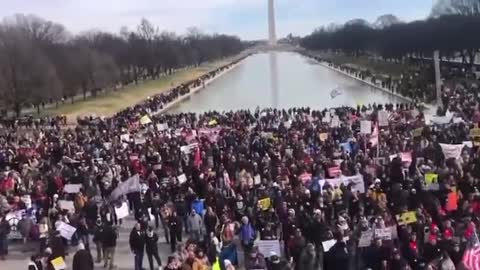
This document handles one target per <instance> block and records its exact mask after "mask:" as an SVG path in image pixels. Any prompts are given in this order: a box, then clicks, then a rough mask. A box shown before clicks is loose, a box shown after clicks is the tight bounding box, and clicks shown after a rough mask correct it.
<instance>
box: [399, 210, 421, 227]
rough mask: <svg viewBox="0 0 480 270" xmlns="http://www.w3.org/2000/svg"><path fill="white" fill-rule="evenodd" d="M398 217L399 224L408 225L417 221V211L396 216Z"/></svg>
mask: <svg viewBox="0 0 480 270" xmlns="http://www.w3.org/2000/svg"><path fill="white" fill-rule="evenodd" d="M395 217H396V218H397V223H398V225H407V224H410V223H415V222H417V214H416V213H415V211H410V212H405V213H403V214H399V215H396V216H395Z"/></svg>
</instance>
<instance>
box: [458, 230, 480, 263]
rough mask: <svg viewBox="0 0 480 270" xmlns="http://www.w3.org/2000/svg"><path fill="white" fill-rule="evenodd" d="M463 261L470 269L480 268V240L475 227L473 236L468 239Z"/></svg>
mask: <svg viewBox="0 0 480 270" xmlns="http://www.w3.org/2000/svg"><path fill="white" fill-rule="evenodd" d="M462 262H463V265H464V266H465V268H467V269H469V270H480V242H479V240H478V236H477V232H476V231H475V229H474V232H473V234H472V236H471V237H470V238H469V239H468V242H467V249H466V250H465V253H464V254H463V259H462Z"/></svg>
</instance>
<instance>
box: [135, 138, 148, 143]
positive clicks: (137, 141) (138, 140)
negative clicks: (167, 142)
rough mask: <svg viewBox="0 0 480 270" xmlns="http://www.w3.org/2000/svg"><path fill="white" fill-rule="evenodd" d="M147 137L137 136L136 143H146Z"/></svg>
mask: <svg viewBox="0 0 480 270" xmlns="http://www.w3.org/2000/svg"><path fill="white" fill-rule="evenodd" d="M146 142H147V139H146V138H145V137H143V136H142V137H135V144H145V143H146Z"/></svg>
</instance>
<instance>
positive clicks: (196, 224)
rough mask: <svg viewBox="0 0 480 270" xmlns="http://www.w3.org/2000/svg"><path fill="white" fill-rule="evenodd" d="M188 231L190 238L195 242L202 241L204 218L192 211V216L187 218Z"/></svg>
mask: <svg viewBox="0 0 480 270" xmlns="http://www.w3.org/2000/svg"><path fill="white" fill-rule="evenodd" d="M187 223H188V226H187V227H188V229H189V231H190V237H191V238H192V239H193V240H195V241H200V240H202V233H203V219H202V217H201V216H200V215H199V214H198V213H197V211H195V209H192V211H191V212H190V215H189V216H188V218H187Z"/></svg>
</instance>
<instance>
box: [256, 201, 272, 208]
mask: <svg viewBox="0 0 480 270" xmlns="http://www.w3.org/2000/svg"><path fill="white" fill-rule="evenodd" d="M271 204H272V200H270V198H265V199H261V200H258V205H259V206H260V208H261V209H262V210H263V211H267V210H268V209H270V205H271Z"/></svg>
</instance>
